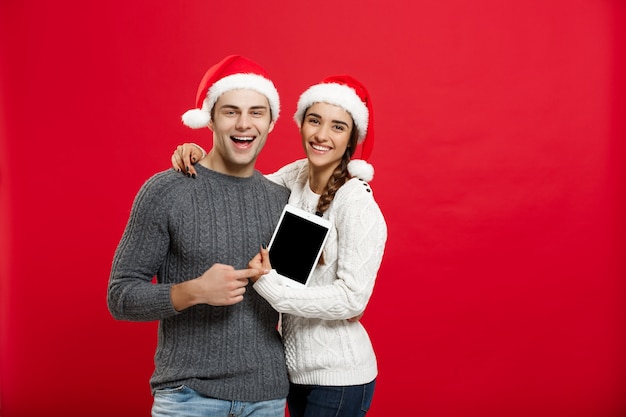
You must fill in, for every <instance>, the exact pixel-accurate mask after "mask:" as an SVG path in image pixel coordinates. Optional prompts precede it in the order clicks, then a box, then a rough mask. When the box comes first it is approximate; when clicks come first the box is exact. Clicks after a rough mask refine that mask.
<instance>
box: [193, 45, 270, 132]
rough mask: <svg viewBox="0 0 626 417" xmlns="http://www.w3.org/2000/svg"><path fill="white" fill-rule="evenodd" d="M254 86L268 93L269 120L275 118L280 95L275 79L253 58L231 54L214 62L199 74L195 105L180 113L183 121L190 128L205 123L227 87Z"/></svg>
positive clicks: (264, 93) (227, 89) (228, 88)
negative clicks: (272, 79) (202, 73)
mask: <svg viewBox="0 0 626 417" xmlns="http://www.w3.org/2000/svg"><path fill="white" fill-rule="evenodd" d="M239 89H245V90H254V91H256V92H258V93H261V94H263V95H264V96H265V97H267V100H268V102H269V105H270V111H271V114H272V121H276V120H277V119H278V115H279V113H280V99H279V97H278V91H277V90H276V87H274V83H272V81H270V77H269V75H268V74H267V72H266V71H265V69H263V67H261V66H260V65H259V64H257V63H256V62H254V61H252V60H250V59H248V58H245V57H242V56H239V55H230V56H227V57H226V58H224V59H223V60H222V61H220V62H218V63H217V64H215V65H213V66H212V67H211V68H209V69H208V71H207V72H206V73H205V74H204V77H202V81H200V85H199V86H198V93H197V95H196V108H195V109H191V110H188V111H187V112H185V114H183V116H182V120H183V124H185V125H186V126H189V127H190V128H192V129H200V128H203V127H207V126H208V125H209V123H210V122H211V110H212V109H213V106H214V105H215V102H216V101H217V99H218V98H219V97H220V96H221V95H222V94H224V93H225V92H227V91H230V90H239Z"/></svg>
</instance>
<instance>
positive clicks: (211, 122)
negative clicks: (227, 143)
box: [207, 119, 215, 132]
mask: <svg viewBox="0 0 626 417" xmlns="http://www.w3.org/2000/svg"><path fill="white" fill-rule="evenodd" d="M207 127H208V128H209V129H210V130H211V132H215V128H214V127H213V119H211V120H209V124H208V126H207Z"/></svg>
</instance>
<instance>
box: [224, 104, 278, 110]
mask: <svg viewBox="0 0 626 417" xmlns="http://www.w3.org/2000/svg"><path fill="white" fill-rule="evenodd" d="M220 109H233V110H241V107H239V106H235V105H234V104H224V105H222V106H220ZM260 109H263V110H267V106H251V107H250V110H260Z"/></svg>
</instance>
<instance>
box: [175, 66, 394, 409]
mask: <svg viewBox="0 0 626 417" xmlns="http://www.w3.org/2000/svg"><path fill="white" fill-rule="evenodd" d="M372 117H373V113H372V107H371V102H370V98H369V94H368V92H367V90H366V89H365V87H364V86H363V85H362V84H361V83H360V82H358V81H357V80H355V79H354V78H352V77H349V76H333V77H328V78H326V79H325V80H323V81H322V82H321V83H320V84H316V85H314V86H312V87H310V88H309V89H307V90H306V91H305V92H304V93H303V94H302V95H301V96H300V99H299V101H298V107H297V111H296V114H295V116H294V119H295V121H296V123H297V124H298V126H299V129H300V134H301V137H302V146H303V147H304V151H305V153H306V156H307V158H306V159H302V160H299V161H296V162H293V163H291V164H289V165H287V166H285V167H283V168H281V169H280V170H279V171H278V172H276V173H274V174H271V175H268V178H270V179H271V180H273V181H275V182H278V183H280V184H283V185H285V186H286V187H287V188H289V189H290V190H291V196H290V199H289V203H290V204H292V205H295V206H297V207H300V208H302V209H304V210H306V211H309V212H311V213H317V214H318V215H320V216H323V217H324V218H327V219H328V220H330V221H331V222H332V223H333V228H332V230H331V232H330V235H329V237H328V240H327V242H326V245H325V247H324V251H323V255H322V259H321V260H320V262H319V264H318V265H317V266H316V268H315V271H314V273H313V276H312V277H311V279H310V283H309V284H308V286H307V287H306V288H293V287H290V286H288V285H286V281H285V278H284V277H282V276H281V275H279V274H278V273H277V272H276V271H275V270H272V269H271V264H270V262H269V261H270V260H269V259H268V252H267V249H264V248H262V249H261V251H260V253H259V254H257V255H256V256H255V257H254V258H253V259H252V260H251V261H250V266H253V265H254V266H257V267H258V266H261V267H263V268H264V269H265V270H267V271H268V273H267V274H265V275H262V276H260V277H257V278H254V279H253V280H252V281H253V282H254V289H255V290H256V291H257V292H258V293H259V294H260V295H261V296H263V297H264V298H265V299H266V300H267V301H268V302H269V303H270V304H271V305H272V306H273V307H274V308H275V309H276V310H278V311H279V312H281V313H282V334H283V340H284V344H285V353H286V357H287V366H288V369H289V377H290V383H291V385H290V391H289V395H288V397H287V404H288V407H289V414H290V416H291V417H325V416H333V417H334V416H346V417H347V416H364V415H365V414H366V412H367V411H368V409H369V406H370V403H371V399H372V396H373V392H374V386H375V380H376V376H377V373H378V371H377V363H376V356H375V354H374V350H373V348H372V344H371V341H370V339H369V336H368V335H367V332H366V331H365V328H364V327H363V326H362V324H361V323H360V322H359V321H358V320H350V319H351V318H353V317H355V316H359V315H360V314H362V313H363V311H364V310H365V307H366V305H367V302H368V301H369V298H370V296H371V294H372V291H373V288H374V281H375V279H376V275H377V273H378V269H379V267H380V263H381V261H382V256H383V252H384V247H385V242H386V239H387V227H386V223H385V219H384V217H383V215H382V213H381V211H380V209H379V207H378V204H377V203H376V201H375V200H374V197H373V195H372V191H371V188H370V186H369V185H368V183H367V182H366V181H369V180H371V178H372V176H373V169H372V167H371V165H369V164H368V163H367V162H365V161H364V160H351V157H352V155H354V153H355V151H356V148H357V145H358V144H362V145H363V149H362V157H363V158H367V156H369V153H370V152H371V149H372V144H373V128H372ZM188 146H189V145H185V147H179V148H178V151H177V153H175V155H174V156H173V157H172V160H173V161H178V165H175V167H177V166H178V167H180V162H179V161H180V160H181V159H182V158H181V156H182V155H189V156H188V157H186V159H187V160H189V159H191V155H192V153H189V154H186V152H188V150H189V149H190V148H189V147H188ZM181 154H182V155H181ZM196 155H197V154H196ZM197 156H198V157H199V156H200V155H197ZM187 172H190V170H187Z"/></svg>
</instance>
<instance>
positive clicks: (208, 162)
mask: <svg viewBox="0 0 626 417" xmlns="http://www.w3.org/2000/svg"><path fill="white" fill-rule="evenodd" d="M198 163H199V164H200V165H202V166H203V167H205V168H207V169H210V170H211V171H215V172H219V173H220V174H224V175H230V176H232V177H241V178H246V177H251V176H252V175H254V165H246V166H242V165H238V164H229V163H228V162H227V161H224V159H222V158H220V157H218V156H217V155H216V154H215V153H214V152H213V150H211V151H210V152H209V153H208V154H207V155H206V156H205V157H204V158H202V159H201V160H200V162H198Z"/></svg>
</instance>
